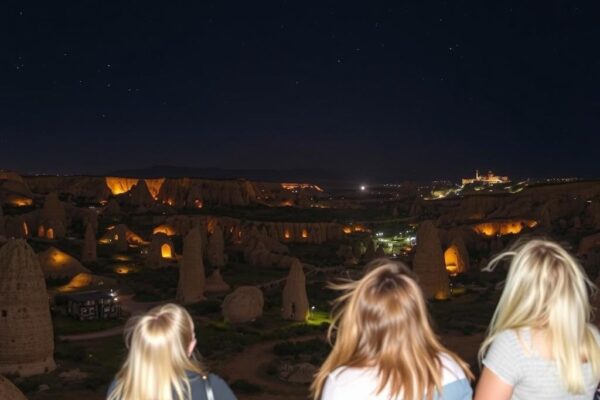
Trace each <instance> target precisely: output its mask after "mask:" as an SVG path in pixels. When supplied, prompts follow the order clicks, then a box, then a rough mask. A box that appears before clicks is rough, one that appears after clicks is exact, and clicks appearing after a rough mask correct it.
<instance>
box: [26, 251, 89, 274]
mask: <svg viewBox="0 0 600 400" xmlns="http://www.w3.org/2000/svg"><path fill="white" fill-rule="evenodd" d="M38 259H39V260H40V266H41V267H42V271H43V272H44V277H46V278H52V279H56V278H69V279H71V278H72V277H74V276H75V275H77V274H79V273H81V272H90V270H89V269H87V268H85V267H84V266H83V265H81V263H80V262H79V260H77V259H76V258H75V257H71V256H70V255H69V254H67V253H65V252H63V251H60V250H58V249H57V248H55V247H52V246H50V247H48V248H47V249H46V250H45V251H43V252H41V253H39V254H38Z"/></svg>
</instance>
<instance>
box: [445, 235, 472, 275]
mask: <svg viewBox="0 0 600 400" xmlns="http://www.w3.org/2000/svg"><path fill="white" fill-rule="evenodd" d="M444 261H445V264H446V270H447V271H448V273H449V274H450V275H452V276H454V275H458V274H462V273H465V272H467V271H468V270H469V252H468V251H467V247H466V246H465V242H464V241H463V240H462V237H460V236H456V237H454V239H453V240H452V242H451V244H450V246H449V247H448V248H447V249H446V251H445V252H444Z"/></svg>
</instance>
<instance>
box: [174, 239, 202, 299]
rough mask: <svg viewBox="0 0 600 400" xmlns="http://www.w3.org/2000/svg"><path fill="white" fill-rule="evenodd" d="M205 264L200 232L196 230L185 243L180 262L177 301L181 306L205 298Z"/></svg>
mask: <svg viewBox="0 0 600 400" xmlns="http://www.w3.org/2000/svg"><path fill="white" fill-rule="evenodd" d="M204 281H205V278H204V263H203V261H202V239H201V237H200V230H199V229H198V228H194V229H192V230H191V231H190V233H188V234H187V236H186V237H185V240H184V241H183V256H182V258H181V260H180V262H179V284H178V286H177V297H176V298H177V301H178V302H179V303H181V304H192V303H197V302H199V301H200V300H202V299H203V298H204Z"/></svg>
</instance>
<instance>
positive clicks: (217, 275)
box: [204, 268, 231, 293]
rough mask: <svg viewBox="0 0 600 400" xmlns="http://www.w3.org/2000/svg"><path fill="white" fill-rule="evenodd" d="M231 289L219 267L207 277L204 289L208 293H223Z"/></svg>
mask: <svg viewBox="0 0 600 400" xmlns="http://www.w3.org/2000/svg"><path fill="white" fill-rule="evenodd" d="M230 289H231V287H230V286H229V285H228V284H227V282H225V280H224V279H223V277H222V276H221V271H220V270H219V269H218V268H217V269H215V270H214V271H213V273H212V274H211V275H210V276H209V277H208V278H206V283H205V285H204V291H205V292H206V293H223V292H229V290H230Z"/></svg>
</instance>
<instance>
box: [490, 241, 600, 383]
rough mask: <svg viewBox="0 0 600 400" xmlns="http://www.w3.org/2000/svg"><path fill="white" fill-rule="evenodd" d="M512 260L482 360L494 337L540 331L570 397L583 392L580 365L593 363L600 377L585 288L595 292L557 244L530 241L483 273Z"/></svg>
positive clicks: (598, 352) (599, 354) (598, 351)
mask: <svg viewBox="0 0 600 400" xmlns="http://www.w3.org/2000/svg"><path fill="white" fill-rule="evenodd" d="M505 257H512V260H511V263H510V267H509V271H508V276H507V278H506V283H505V287H504V290H503V292H502V295H501V296H500V301H499V302H498V306H497V307H496V311H495V312H494V316H493V317H492V321H491V323H490V327H489V329H488V334H487V337H486V339H485V340H484V341H483V343H482V345H481V348H480V350H479V359H480V361H481V360H482V359H483V357H484V356H485V354H486V352H487V350H488V349H489V347H490V345H491V344H492V342H493V341H494V339H495V338H496V336H497V335H498V334H499V333H501V332H502V331H504V330H507V329H515V330H518V329H521V328H533V329H542V330H544V331H545V333H546V334H547V335H548V338H549V343H550V351H551V355H552V358H553V359H554V361H555V362H556V364H557V367H558V372H559V375H560V377H561V379H562V381H563V383H564V386H565V388H566V389H567V391H568V392H569V393H573V394H577V393H583V391H584V376H583V368H582V360H586V361H587V362H590V363H591V366H592V371H593V374H594V376H595V377H597V378H600V345H599V344H598V343H597V341H596V339H595V337H594V334H593V332H592V331H591V329H590V327H589V325H588V324H589V322H590V320H591V309H590V308H591V307H590V303H589V295H588V289H589V290H591V291H593V290H595V288H594V285H593V284H592V282H590V280H589V279H588V278H587V277H586V275H585V273H584V271H583V270H582V268H581V266H580V265H579V263H578V262H577V261H576V260H575V259H574V258H573V257H572V256H571V255H570V254H569V253H568V252H567V251H566V250H565V249H563V248H562V247H561V246H560V245H558V244H556V243H554V242H551V241H547V240H540V239H536V240H531V241H529V242H526V243H524V244H517V246H516V247H515V248H514V249H513V250H510V251H507V252H505V253H502V254H500V255H498V256H496V257H495V258H494V259H493V260H491V261H490V264H489V265H488V266H487V267H486V268H485V269H484V270H488V271H492V270H493V269H494V268H495V266H496V265H497V264H498V262H499V261H500V260H502V259H503V258H505Z"/></svg>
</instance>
